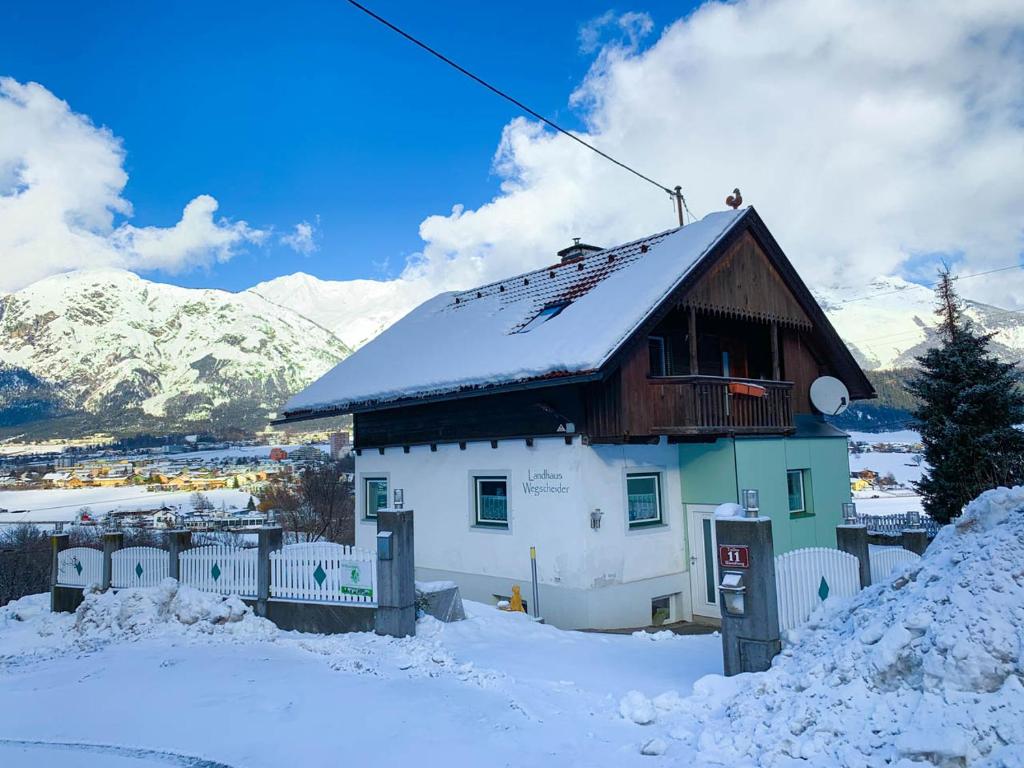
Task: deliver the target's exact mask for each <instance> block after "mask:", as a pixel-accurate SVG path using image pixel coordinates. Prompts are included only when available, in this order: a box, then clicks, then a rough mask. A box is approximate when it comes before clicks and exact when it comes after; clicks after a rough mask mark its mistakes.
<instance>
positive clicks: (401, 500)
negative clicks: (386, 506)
mask: <svg viewBox="0 0 1024 768" xmlns="http://www.w3.org/2000/svg"><path fill="white" fill-rule="evenodd" d="M403 504H405V491H404V490H403V489H402V488H395V502H394V509H401V508H402V505H403Z"/></svg>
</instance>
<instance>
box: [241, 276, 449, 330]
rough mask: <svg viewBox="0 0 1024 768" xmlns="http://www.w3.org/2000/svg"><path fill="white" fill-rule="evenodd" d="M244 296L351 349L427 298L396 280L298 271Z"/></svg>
mask: <svg viewBox="0 0 1024 768" xmlns="http://www.w3.org/2000/svg"><path fill="white" fill-rule="evenodd" d="M249 292H250V293H253V294H256V295H257V296H261V297H263V298H265V299H267V300H268V301H272V302H274V303H275V304H279V305H281V306H283V307H288V308H289V309H293V310H295V311H296V312H298V313H300V314H302V315H305V316H306V317H308V318H310V319H311V320H314V321H315V322H317V323H319V324H320V325H322V326H324V327H325V328H328V329H330V330H331V331H333V332H334V334H335V335H336V336H337V337H338V338H339V339H341V340H342V341H343V342H345V344H346V345H348V346H349V347H351V348H352V349H358V348H359V347H361V346H362V345H363V344H365V343H366V342H368V341H370V339H372V338H374V337H375V336H376V335H377V334H379V333H380V332H381V331H383V330H384V329H385V328H387V327H388V326H389V325H391V324H392V323H393V322H395V321H396V320H398V319H399V318H400V317H402V316H403V315H404V314H406V313H407V312H409V310H411V309H413V308H414V307H415V306H416V305H417V304H419V303H420V302H422V301H424V300H425V299H428V298H430V297H429V296H427V295H425V294H424V293H423V291H422V289H420V288H418V287H417V286H415V285H413V284H411V283H408V282H402V281H400V280H390V281H386V282H384V281H380V280H320V279H319V278H316V277H313V276H312V275H307V274H306V273H304V272H296V273H295V274H292V275H284V276H283V277H277V278H274V279H273V280H268V281H267V282H264V283H259V284H258V285H256V286H253V287H252V288H250V289H249Z"/></svg>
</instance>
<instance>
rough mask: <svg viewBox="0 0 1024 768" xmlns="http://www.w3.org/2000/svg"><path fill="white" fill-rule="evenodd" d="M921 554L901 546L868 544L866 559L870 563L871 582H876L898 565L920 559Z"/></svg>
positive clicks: (888, 574) (889, 573) (883, 578)
mask: <svg viewBox="0 0 1024 768" xmlns="http://www.w3.org/2000/svg"><path fill="white" fill-rule="evenodd" d="M920 559H921V556H920V555H919V554H917V553H916V552H911V551H910V550H909V549H903V547H882V546H878V545H876V544H870V545H868V560H869V562H870V563H871V583H872V584H878V583H879V582H882V581H885V580H886V579H888V578H889V576H891V575H892V572H893V570H895V569H896V568H897V567H898V566H902V565H906V564H907V563H912V562H914V561H915V560H920Z"/></svg>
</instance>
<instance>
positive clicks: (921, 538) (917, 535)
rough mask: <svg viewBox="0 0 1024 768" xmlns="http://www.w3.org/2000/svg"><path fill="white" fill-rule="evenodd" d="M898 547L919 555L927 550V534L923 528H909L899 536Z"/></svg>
mask: <svg viewBox="0 0 1024 768" xmlns="http://www.w3.org/2000/svg"><path fill="white" fill-rule="evenodd" d="M900 546H902V547H903V548H904V549H909V550H910V551H911V552H915V553H917V554H919V555H923V554H924V551H925V550H926V549H928V533H927V531H925V530H924V529H923V528H910V529H908V530H905V531H903V533H902V534H900Z"/></svg>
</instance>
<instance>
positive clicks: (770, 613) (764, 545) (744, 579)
mask: <svg viewBox="0 0 1024 768" xmlns="http://www.w3.org/2000/svg"><path fill="white" fill-rule="evenodd" d="M715 536H716V538H717V542H718V553H717V556H718V567H719V584H720V586H722V585H726V584H728V582H729V581H730V580H733V581H739V582H740V583H741V584H740V585H741V586H742V587H743V591H742V596H743V613H742V614H736V613H733V612H731V611H730V610H729V607H728V602H727V598H728V596H729V595H728V594H727V592H725V591H723V590H722V589H720V590H719V606H720V607H721V609H722V656H723V661H724V666H725V674H726V675H738V674H740V673H741V672H763V671H764V670H766V669H768V668H769V667H770V666H771V664H772V659H773V658H775V656H776V655H778V653H779V652H780V651H781V650H782V640H781V633H780V631H779V600H778V596H777V595H776V591H775V547H774V545H773V543H772V521H771V519H770V518H767V517H754V518H747V517H731V518H730V517H722V518H717V519H716V520H715Z"/></svg>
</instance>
